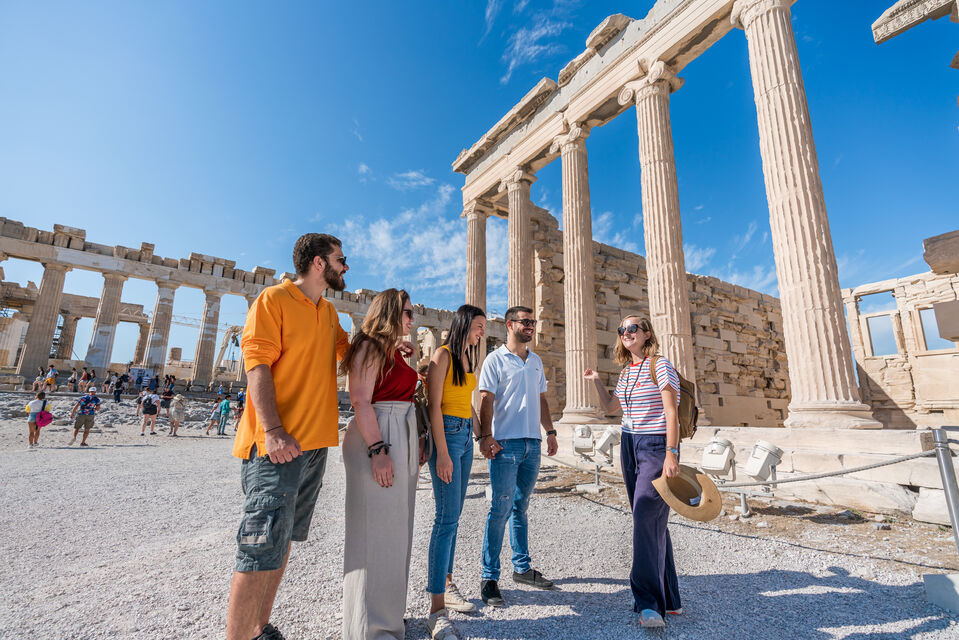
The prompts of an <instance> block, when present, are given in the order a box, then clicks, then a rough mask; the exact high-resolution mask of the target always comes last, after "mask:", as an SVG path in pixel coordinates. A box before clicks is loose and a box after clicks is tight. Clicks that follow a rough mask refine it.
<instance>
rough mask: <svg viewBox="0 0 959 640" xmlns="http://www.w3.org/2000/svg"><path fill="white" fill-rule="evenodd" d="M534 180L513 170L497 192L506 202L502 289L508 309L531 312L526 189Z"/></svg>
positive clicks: (529, 221) (529, 211)
mask: <svg viewBox="0 0 959 640" xmlns="http://www.w3.org/2000/svg"><path fill="white" fill-rule="evenodd" d="M535 181H536V176H533V175H531V174H529V173H526V172H525V171H523V170H522V169H515V170H513V171H512V172H510V174H509V175H508V176H506V177H505V178H504V179H503V181H502V182H501V183H500V186H499V190H500V191H501V192H502V191H506V195H507V198H508V200H509V218H508V219H507V221H506V223H507V235H508V244H509V246H508V252H509V253H508V255H509V261H508V266H507V277H506V289H507V295H506V297H507V301H508V305H509V306H510V307H515V306H524V307H529V308H530V309H532V308H533V307H534V301H533V231H532V226H533V225H532V219H531V218H532V214H533V213H532V208H533V203H532V202H530V199H529V192H530V187H531V186H532V184H533V183H534V182H535Z"/></svg>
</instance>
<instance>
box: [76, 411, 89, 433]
mask: <svg viewBox="0 0 959 640" xmlns="http://www.w3.org/2000/svg"><path fill="white" fill-rule="evenodd" d="M93 418H94V416H92V415H89V416H85V415H83V414H82V413H81V414H80V415H78V416H77V419H76V420H74V422H73V428H74V429H76V430H77V431H79V430H80V429H83V430H85V431H89V430H90V429H92V428H93Z"/></svg>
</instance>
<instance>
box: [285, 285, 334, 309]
mask: <svg viewBox="0 0 959 640" xmlns="http://www.w3.org/2000/svg"><path fill="white" fill-rule="evenodd" d="M280 286H281V287H283V288H284V289H285V290H286V291H287V293H289V294H290V295H291V296H293V299H294V300H296V301H298V302H308V303H310V304H311V305H313V306H315V307H321V306H323V303H324V302H326V298H324V297H322V296H320V301H319V302H317V303H316V304H315V305H314V304H313V301H312V300H310V299H309V298H307V297H306V294H305V293H303V292H302V291H301V290H300V288H299V287H298V286H296V285H295V284H294V283H293V281H292V280H284V281H283V282H281V283H280Z"/></svg>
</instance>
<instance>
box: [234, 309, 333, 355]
mask: <svg viewBox="0 0 959 640" xmlns="http://www.w3.org/2000/svg"><path fill="white" fill-rule="evenodd" d="M272 294H273V292H272V291H264V292H263V293H262V294H260V295H259V296H257V298H256V301H254V302H253V305H252V306H251V307H250V310H249V311H248V312H247V314H246V324H245V325H244V327H243V337H242V338H241V340H240V348H241V349H242V350H243V360H244V362H245V366H246V370H247V371H249V370H251V369H253V367H256V366H259V365H261V364H265V365H266V366H268V367H272V366H273V363H274V362H276V361H277V360H278V359H279V358H280V354H281V353H282V351H281V333H280V327H281V326H282V316H281V312H280V306H279V305H278V304H277V303H276V301H275V300H274V299H273V298H274V295H272ZM337 326H339V324H338V323H337Z"/></svg>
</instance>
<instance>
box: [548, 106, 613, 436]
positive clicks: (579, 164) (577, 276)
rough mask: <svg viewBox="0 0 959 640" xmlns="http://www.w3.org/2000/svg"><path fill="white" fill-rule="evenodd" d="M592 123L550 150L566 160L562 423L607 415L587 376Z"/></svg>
mask: <svg viewBox="0 0 959 640" xmlns="http://www.w3.org/2000/svg"><path fill="white" fill-rule="evenodd" d="M588 135H589V127H587V126H586V125H579V124H576V125H573V126H571V127H570V130H569V132H568V133H565V134H562V135H560V136H557V137H556V138H555V139H554V141H553V144H552V146H551V147H550V153H553V154H555V153H557V152H558V153H559V154H560V155H561V157H562V165H563V272H564V274H565V275H564V282H565V285H564V287H563V300H564V302H565V305H566V330H565V338H566V407H565V408H564V409H563V417H562V419H561V422H563V423H585V422H599V421H601V420H602V414H601V413H600V411H599V408H598V407H597V405H596V401H595V399H594V398H593V392H592V390H591V389H590V387H591V383H590V381H589V380H586V379H585V378H583V371H585V370H586V369H587V368H589V369H595V368H596V363H597V353H596V298H595V295H596V291H595V286H594V277H593V230H592V220H591V217H590V216H591V213H590V206H589V166H588V162H587V157H586V137H587V136H588Z"/></svg>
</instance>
